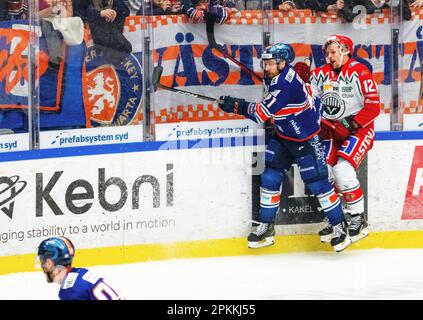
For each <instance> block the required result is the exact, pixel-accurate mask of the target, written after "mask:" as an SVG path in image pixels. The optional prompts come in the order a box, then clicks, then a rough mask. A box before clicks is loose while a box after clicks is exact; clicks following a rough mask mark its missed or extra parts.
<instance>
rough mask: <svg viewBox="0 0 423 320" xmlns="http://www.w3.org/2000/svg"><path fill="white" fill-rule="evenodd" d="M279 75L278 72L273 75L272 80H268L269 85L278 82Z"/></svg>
mask: <svg viewBox="0 0 423 320" xmlns="http://www.w3.org/2000/svg"><path fill="white" fill-rule="evenodd" d="M279 76H280V74H278V75H277V76H276V77H274V78H273V79H272V81H270V85H271V86H273V85H274V84H277V83H278V80H279Z"/></svg>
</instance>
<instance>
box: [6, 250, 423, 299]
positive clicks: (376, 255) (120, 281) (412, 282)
mask: <svg viewBox="0 0 423 320" xmlns="http://www.w3.org/2000/svg"><path fill="white" fill-rule="evenodd" d="M422 265H423V249H401V250H382V249H372V250H350V251H348V250H346V251H345V252H342V253H332V252H320V253H319V252H317V253H296V254H278V255H260V256H239V257H224V258H203V259H187V260H165V261H155V262H143V263H135V264H126V265H113V266H95V267H91V268H90V269H92V270H95V271H96V273H97V274H99V275H100V276H103V277H104V278H105V280H106V281H107V282H108V283H109V284H111V285H112V286H113V287H114V288H116V289H117V290H118V291H119V292H120V293H121V294H122V295H123V296H124V297H125V298H126V299H128V300H138V299H141V300H156V299H157V300H185V299H187V300H203V299H208V300H214V299H219V300H229V299H231V300H232V299H237V300H238V299H241V300H243V299H252V300H261V299H265V300H273V299H276V300H279V299H319V300H320V299H388V300H389V299H400V300H401V299H423V268H422ZM58 290H59V287H58V285H56V284H47V283H46V281H45V278H44V275H43V274H42V272H41V271H40V272H27V273H16V274H10V275H3V276H0V299H42V300H44V299H53V300H55V299H57V293H58Z"/></svg>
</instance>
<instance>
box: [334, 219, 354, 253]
mask: <svg viewBox="0 0 423 320" xmlns="http://www.w3.org/2000/svg"><path fill="white" fill-rule="evenodd" d="M330 244H331V245H332V247H333V248H334V249H335V251H336V252H341V251H342V250H344V249H345V248H346V247H348V246H349V245H350V244H351V239H350V236H349V235H348V227H347V223H346V222H345V221H343V222H341V223H338V224H337V225H336V226H333V235H332V240H330Z"/></svg>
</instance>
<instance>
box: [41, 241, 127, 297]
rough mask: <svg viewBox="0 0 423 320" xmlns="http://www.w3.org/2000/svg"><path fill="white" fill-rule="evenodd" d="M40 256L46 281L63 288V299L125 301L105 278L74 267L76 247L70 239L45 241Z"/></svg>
mask: <svg viewBox="0 0 423 320" xmlns="http://www.w3.org/2000/svg"><path fill="white" fill-rule="evenodd" d="M37 256H38V259H39V263H40V266H41V268H42V269H43V272H44V274H45V276H46V278H47V282H49V283H51V282H54V283H57V284H59V285H60V291H59V298H60V300H123V298H122V297H120V296H119V294H118V293H117V292H116V291H115V290H114V289H112V288H111V287H110V286H109V285H108V284H107V283H106V282H104V279H103V278H101V277H99V276H97V275H95V274H94V273H93V272H92V271H90V270H87V269H84V268H73V267H72V260H73V258H74V256H75V248H74V246H73V244H72V242H71V241H70V240H69V239H67V238H65V237H54V238H48V239H46V240H43V241H42V242H41V243H40V245H39V246H38V253H37Z"/></svg>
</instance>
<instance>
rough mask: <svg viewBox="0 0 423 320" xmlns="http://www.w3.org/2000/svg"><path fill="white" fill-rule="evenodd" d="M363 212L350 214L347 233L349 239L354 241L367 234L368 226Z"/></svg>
mask: <svg viewBox="0 0 423 320" xmlns="http://www.w3.org/2000/svg"><path fill="white" fill-rule="evenodd" d="M368 227H369V226H368V224H367V221H366V219H365V218H364V216H363V214H355V215H350V221H349V225H348V233H349V235H350V238H351V241H352V242H356V241H358V240H361V239H363V238H365V237H367V236H368V234H369V228H368Z"/></svg>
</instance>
